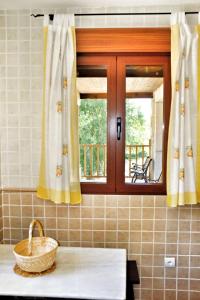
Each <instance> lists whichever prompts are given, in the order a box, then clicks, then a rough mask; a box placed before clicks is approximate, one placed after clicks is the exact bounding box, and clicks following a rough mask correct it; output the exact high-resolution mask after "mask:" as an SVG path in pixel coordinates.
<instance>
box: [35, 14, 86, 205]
mask: <svg viewBox="0 0 200 300" xmlns="http://www.w3.org/2000/svg"><path fill="white" fill-rule="evenodd" d="M42 119H43V120H42V149H41V151H42V153H41V164H40V177H39V185H38V189H37V196H38V197H39V198H42V199H49V200H52V201H53V202H55V203H71V204H76V203H80V202H81V189H80V180H79V136H78V104H77V90H76V44H75V28H74V16H73V15H55V16H54V20H53V23H52V24H51V23H50V21H49V16H47V15H46V16H44V84H43V118H42Z"/></svg>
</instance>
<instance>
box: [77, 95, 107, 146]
mask: <svg viewBox="0 0 200 300" xmlns="http://www.w3.org/2000/svg"><path fill="white" fill-rule="evenodd" d="M79 124H80V125H79V130H80V135H79V136H80V144H106V136H107V134H106V130H107V103H106V100H101V99H98V100H93V99H88V100H87V99H85V100H82V101H81V105H80V117H79Z"/></svg>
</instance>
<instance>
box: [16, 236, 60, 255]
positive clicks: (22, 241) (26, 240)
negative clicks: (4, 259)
mask: <svg viewBox="0 0 200 300" xmlns="http://www.w3.org/2000/svg"><path fill="white" fill-rule="evenodd" d="M38 239H45V240H46V239H48V240H51V241H53V242H55V244H56V245H55V247H54V248H52V249H51V250H50V251H48V252H45V253H41V254H39V255H31V256H25V255H21V254H19V253H18V252H17V251H16V248H17V246H19V245H20V244H22V243H24V242H28V241H29V239H24V240H21V241H20V242H18V243H17V244H16V245H15V247H14V249H13V253H14V254H15V255H17V256H18V257H21V258H26V259H28V260H31V259H33V258H37V257H41V256H44V255H46V254H49V253H51V252H53V251H55V250H56V249H57V248H58V242H57V241H56V240H55V239H53V238H51V237H46V236H43V237H38V236H37V237H33V238H32V240H33V241H34V240H38Z"/></svg>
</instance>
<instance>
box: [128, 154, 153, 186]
mask: <svg viewBox="0 0 200 300" xmlns="http://www.w3.org/2000/svg"><path fill="white" fill-rule="evenodd" d="M151 162H152V158H151V157H150V156H147V158H146V160H145V162H144V164H142V165H139V164H136V163H133V164H132V165H133V166H132V167H131V174H133V176H132V180H131V182H132V183H133V182H134V183H135V182H136V180H138V179H140V180H144V181H145V183H147V182H148V180H149V178H148V174H147V172H148V169H149V167H150V164H151Z"/></svg>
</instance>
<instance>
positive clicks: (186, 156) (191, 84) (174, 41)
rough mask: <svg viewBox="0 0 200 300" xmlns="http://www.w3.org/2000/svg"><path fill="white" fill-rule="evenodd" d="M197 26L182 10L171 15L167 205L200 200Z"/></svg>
mask: <svg viewBox="0 0 200 300" xmlns="http://www.w3.org/2000/svg"><path fill="white" fill-rule="evenodd" d="M199 33H200V30H199V25H197V26H195V28H192V27H189V25H188V24H187V22H186V17H185V13H173V14H172V16H171V74H172V78H171V80H172V103H171V114H170V124H169V138H168V161H167V204H168V205H169V206H171V207H176V206H178V205H185V204H196V203H198V202H200V197H199V196H198V191H199V189H200V184H199V182H200V181H199V178H198V177H199V175H200V174H199V175H198V172H199V168H200V165H198V162H199V161H200V160H199V154H198V153H199V151H200V145H199V125H200V122H199V113H198V110H199V96H200V93H199V95H198V90H199V88H200V87H199V86H198V80H199V70H198V68H199V63H198V61H199V53H200V50H199Z"/></svg>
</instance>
